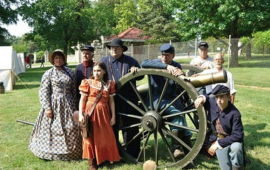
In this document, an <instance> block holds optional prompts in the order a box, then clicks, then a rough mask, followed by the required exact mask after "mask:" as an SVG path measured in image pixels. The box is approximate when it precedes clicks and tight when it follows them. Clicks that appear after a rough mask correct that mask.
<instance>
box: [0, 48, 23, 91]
mask: <svg viewBox="0 0 270 170" xmlns="http://www.w3.org/2000/svg"><path fill="white" fill-rule="evenodd" d="M24 65H25V64H24V55H23V54H19V55H17V52H16V51H14V49H13V48H12V46H0V82H3V83H4V87H5V91H10V90H13V85H15V75H18V74H20V73H23V72H25V66H24Z"/></svg>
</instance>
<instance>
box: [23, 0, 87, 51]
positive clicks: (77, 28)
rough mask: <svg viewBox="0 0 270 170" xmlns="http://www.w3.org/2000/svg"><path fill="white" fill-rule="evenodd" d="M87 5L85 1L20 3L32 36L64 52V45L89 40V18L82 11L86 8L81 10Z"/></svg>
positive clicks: (41, 0)
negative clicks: (32, 29)
mask: <svg viewBox="0 0 270 170" xmlns="http://www.w3.org/2000/svg"><path fill="white" fill-rule="evenodd" d="M90 8H91V4H90V3H89V1H87V0H80V1H79V0H59V1H54V0H37V1H35V2H33V3H32V4H28V3H25V4H23V6H22V7H21V14H22V15H23V18H24V19H26V20H27V21H28V23H29V25H31V26H33V27H34V31H33V34H34V35H39V36H41V37H42V38H43V39H44V40H46V41H48V42H50V43H52V44H55V45H56V46H57V47H58V48H60V49H63V50H64V52H65V53H67V49H68V46H72V45H76V44H77V42H87V41H88V40H89V39H91V37H92V36H91V35H92V32H90V31H91V30H92V25H91V24H89V21H90V20H91V18H89V16H90V15H89V14H88V15H86V14H85V13H87V12H88V11H84V9H90ZM83 14H84V15H83ZM33 37H34V36H33Z"/></svg>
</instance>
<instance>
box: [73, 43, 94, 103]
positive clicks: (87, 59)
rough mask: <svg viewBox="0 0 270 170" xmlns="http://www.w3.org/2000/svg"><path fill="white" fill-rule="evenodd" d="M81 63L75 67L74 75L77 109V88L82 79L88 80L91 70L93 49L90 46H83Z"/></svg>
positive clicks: (78, 95) (78, 98)
mask: <svg viewBox="0 0 270 170" xmlns="http://www.w3.org/2000/svg"><path fill="white" fill-rule="evenodd" d="M81 51H82V56H83V63H80V64H78V65H77V67H76V70H75V75H76V83H77V84H76V90H77V105H76V106H77V107H79V101H80V98H81V95H80V93H79V92H80V91H79V86H80V84H81V82H82V80H83V79H85V78H87V79H88V78H89V76H90V75H91V73H92V70H93V65H94V62H93V57H94V47H92V46H91V45H85V46H84V47H83V48H82V49H81Z"/></svg>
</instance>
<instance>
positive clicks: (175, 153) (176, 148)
mask: <svg viewBox="0 0 270 170" xmlns="http://www.w3.org/2000/svg"><path fill="white" fill-rule="evenodd" d="M172 133H173V135H174V136H176V137H178V130H172ZM172 151H173V156H174V157H175V158H179V157H181V156H184V153H183V152H182V151H181V150H180V144H179V142H178V141H177V140H175V139H174V138H173V137H172Z"/></svg>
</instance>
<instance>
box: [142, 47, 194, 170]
mask: <svg viewBox="0 0 270 170" xmlns="http://www.w3.org/2000/svg"><path fill="white" fill-rule="evenodd" d="M160 52H161V58H158V59H154V60H148V59H146V60H144V61H143V62H142V63H141V66H142V68H158V69H166V70H168V71H169V73H171V74H172V75H174V76H183V75H184V72H183V71H182V67H181V65H180V64H179V63H178V62H175V61H173V59H174V56H175V49H174V47H173V46H172V45H170V44H163V45H161V46H160ZM166 80H167V79H166V78H165V77H163V76H156V75H155V76H154V75H152V76H151V77H150V81H151V89H152V96H153V106H154V109H156V107H157V105H158V102H159V100H160V96H161V93H162V91H163V88H164V85H165V83H166ZM180 92H181V89H179V86H178V85H177V84H176V83H175V82H174V81H173V80H170V81H169V84H168V88H167V90H166V93H165V95H164V97H163V98H162V100H161V102H160V105H159V109H158V110H163V109H164V108H165V107H167V105H169V104H170V103H171V102H172V101H173V100H174V99H175V98H176V97H177V96H178V95H179V94H180ZM147 102H148V103H147V104H148V105H149V106H150V104H149V100H147ZM183 108H184V106H183V104H182V102H181V101H180V99H179V100H177V101H176V102H174V103H173V104H172V105H171V106H170V107H169V108H168V109H167V110H166V111H165V112H164V113H165V114H168V115H170V114H176V113H179V112H181V110H183ZM170 121H171V122H172V123H174V124H176V125H179V126H187V122H186V119H185V116H184V115H178V116H173V117H172V118H171V119H170ZM170 130H171V131H172V133H173V134H174V136H176V137H180V138H181V139H182V140H183V141H184V142H185V143H186V144H187V145H189V146H190V147H191V141H190V137H191V135H192V134H191V133H190V131H189V130H186V129H181V128H177V127H174V126H171V127H170ZM172 150H173V154H174V157H180V156H182V155H183V153H182V152H181V151H180V143H179V142H178V141H177V140H175V139H172ZM183 150H184V154H188V152H189V150H188V149H187V148H185V147H183ZM189 166H192V167H194V165H193V164H190V165H189Z"/></svg>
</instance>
